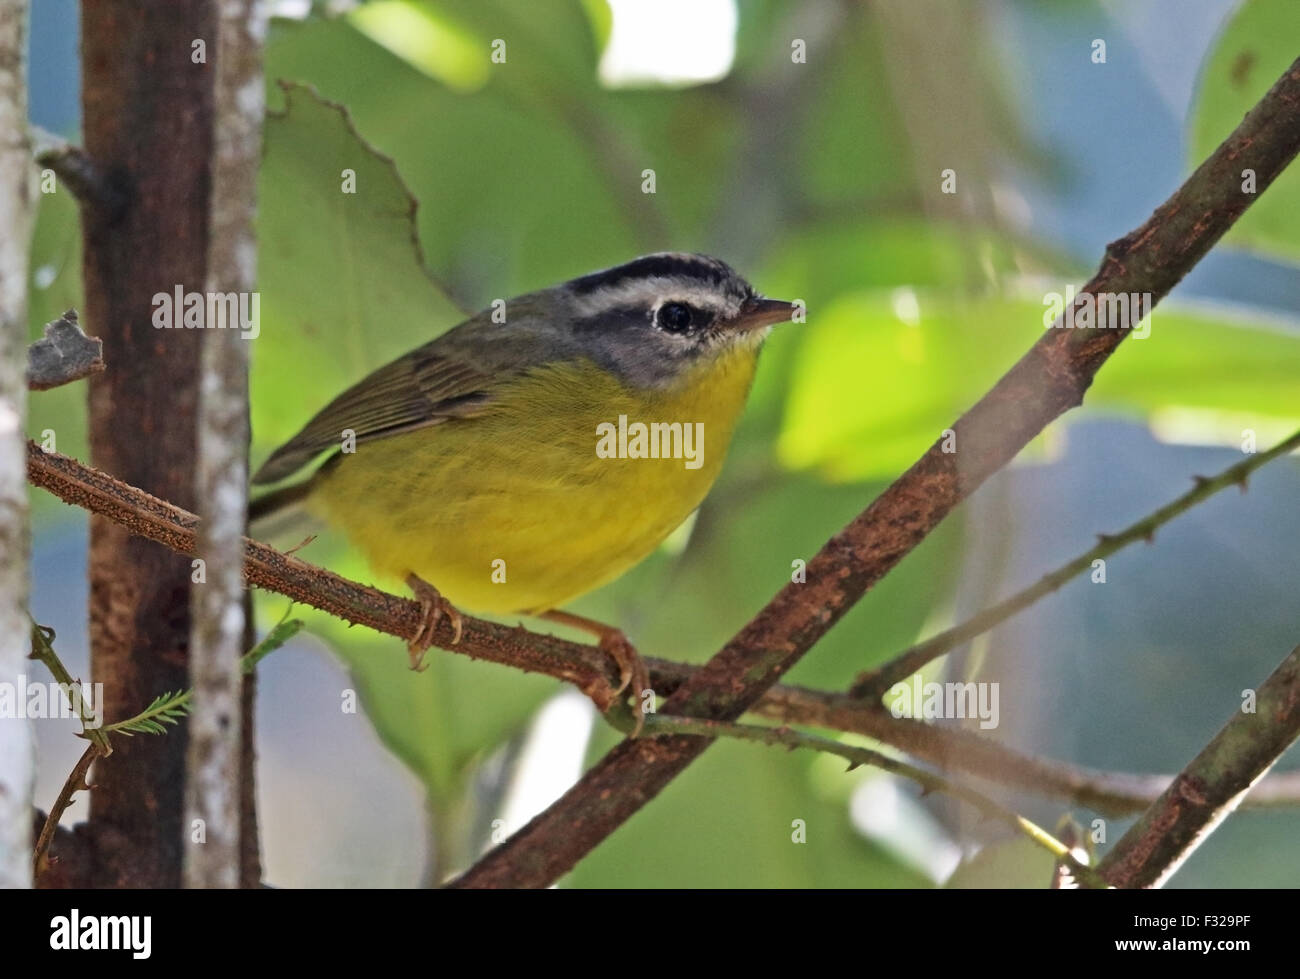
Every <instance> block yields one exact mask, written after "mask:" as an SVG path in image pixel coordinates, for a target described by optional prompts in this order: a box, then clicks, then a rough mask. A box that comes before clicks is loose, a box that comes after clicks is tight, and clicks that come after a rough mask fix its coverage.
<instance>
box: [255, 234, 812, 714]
mask: <svg viewBox="0 0 1300 979" xmlns="http://www.w3.org/2000/svg"><path fill="white" fill-rule="evenodd" d="M794 310H795V307H794V305H792V304H791V303H787V302H781V301H777V300H772V299H764V298H762V297H761V296H759V295H758V294H757V293H755V292H754V290H753V289H752V288H751V287H750V285H749V283H748V282H746V281H745V280H744V279H743V278H741V277H740V276H739V275H738V274H737V273H736V272H735V271H733V270H732V269H731V268H730V267H729V266H728V265H726V264H725V263H723V262H720V261H718V260H717V259H714V258H709V257H707V256H704V255H690V254H678V253H660V254H654V255H647V256H645V257H642V258H638V259H636V260H635V261H632V262H628V263H627V264H624V265H619V266H616V267H614V268H610V269H605V270H604V271H600V272H594V273H592V274H590V275H586V276H582V277H581V278H577V279H573V280H571V281H569V282H566V283H564V284H562V285H558V286H555V287H553V288H550V289H544V290H541V291H540V292H534V293H529V294H528V295H524V296H520V297H518V298H516V299H512V300H509V301H508V302H506V303H505V304H504V306H502V305H501V304H496V305H495V308H491V309H488V310H485V311H484V312H482V313H480V314H478V315H477V316H475V317H473V318H472V319H470V320H467V321H466V322H464V323H461V324H460V325H459V326H457V327H455V328H453V329H451V330H449V331H448V332H447V333H445V334H443V335H442V336H440V337H438V338H437V339H436V340H432V341H430V342H429V343H426V344H424V345H423V346H421V347H417V348H416V349H415V350H412V351H411V352H410V353H408V354H405V355H404V356H402V357H400V358H398V359H397V360H395V361H393V362H392V363H390V364H388V365H387V366H384V367H381V368H379V369H378V370H376V371H375V372H374V373H372V374H371V375H370V376H369V377H366V378H365V379H364V380H362V381H360V382H358V383H357V384H355V385H353V386H352V387H351V388H349V389H348V390H346V391H344V392H343V393H342V394H341V395H339V396H338V397H337V398H335V399H334V400H333V401H331V402H330V403H329V404H328V405H326V406H325V407H324V408H323V409H322V410H321V411H320V412H319V413H318V414H317V415H316V416H315V417H314V418H313V419H312V420H311V421H310V422H308V423H307V425H306V427H305V428H303V430H302V431H301V432H299V433H298V434H297V435H295V436H294V437H293V438H292V439H290V440H289V441H288V442H287V443H285V444H284V445H283V446H281V447H280V448H279V449H277V450H276V451H275V452H274V453H273V454H272V455H271V457H270V458H269V459H267V460H266V462H265V463H264V464H263V465H262V467H261V469H259V470H258V472H257V473H256V474H255V475H254V477H253V482H254V483H257V484H265V483H275V482H279V481H280V480H282V479H285V478H286V477H288V476H291V475H293V474H294V473H295V472H297V471H298V470H300V469H301V468H302V467H303V466H305V465H306V464H308V463H309V462H311V461H312V460H313V459H315V458H316V457H318V456H319V455H320V454H321V453H322V452H324V451H326V450H329V449H335V450H341V451H336V452H335V453H334V455H332V456H331V457H330V458H329V459H328V460H327V461H326V462H325V463H324V465H322V466H321V467H320V468H319V469H318V470H317V471H316V472H315V474H314V475H312V476H311V477H310V478H309V479H307V480H306V481H304V482H302V483H299V484H297V485H293V486H289V487H286V488H282V489H278V490H275V491H273V492H271V493H268V494H266V495H264V496H262V497H260V498H258V499H257V500H256V501H254V503H253V506H252V508H251V511H250V516H251V517H252V518H253V519H257V518H259V517H261V516H264V515H266V514H268V513H271V512H274V511H277V510H281V509H283V508H285V507H287V506H290V505H299V504H301V505H305V507H306V509H307V510H308V511H309V512H311V513H313V514H314V515H316V516H318V517H320V518H322V519H324V520H325V521H326V522H327V523H329V524H331V525H333V526H335V527H337V528H339V529H340V530H341V531H342V532H343V533H344V534H345V535H346V536H347V537H348V538H349V540H350V541H351V542H352V543H353V545H354V546H356V547H357V548H358V549H359V550H361V551H362V552H363V553H364V554H365V556H366V557H367V558H368V559H369V561H370V563H371V565H372V566H373V568H374V570H375V571H376V572H377V573H380V574H383V575H391V576H393V577H395V578H400V579H402V580H404V581H406V582H407V584H408V585H409V586H410V587H411V588H412V590H413V591H414V593H415V595H416V597H417V598H418V599H419V601H420V602H421V604H422V605H423V606H424V609H425V617H424V622H423V624H422V626H421V628H420V630H419V632H418V633H417V634H416V635H415V636H413V637H411V640H410V642H409V644H408V645H409V649H410V651H411V657H412V666H416V667H418V665H419V662H420V658H421V657H422V656H423V653H424V650H425V649H427V648H428V646H429V645H430V641H431V639H432V635H433V631H434V629H435V627H436V626H437V624H438V622H439V620H440V619H441V617H442V616H443V615H447V616H448V617H449V619H450V621H451V622H452V624H453V625H454V626H455V629H456V633H455V635H456V638H457V639H459V635H460V615H459V613H458V612H457V611H456V609H455V606H456V605H463V606H465V607H466V608H470V609H475V610H478V611H481V612H489V613H520V614H526V615H532V616H538V617H542V618H547V619H549V620H551V621H555V622H561V623H564V624H566V625H569V626H574V627H577V628H580V629H583V630H584V631H587V632H589V633H591V634H593V635H595V636H596V637H597V638H598V640H599V643H600V647H601V649H603V650H605V651H606V652H607V653H608V654H609V655H610V656H612V657H613V659H614V660H615V662H616V663H617V665H618V667H619V671H620V675H621V677H622V684H621V686H620V689H619V692H620V693H622V691H623V690H624V689H626V688H627V687H628V685H629V684H631V685H632V691H633V692H634V693H635V694H636V695H637V696H636V703H637V718H638V727H639V722H640V718H641V713H640V707H641V703H642V700H641V695H642V692H643V690H644V688H645V687H647V686H648V679H647V676H646V673H645V670H644V667H643V666H642V664H641V661H640V658H639V657H638V656H637V654H636V651H635V649H634V648H633V647H632V646H631V644H630V643H628V641H627V639H626V637H625V636H624V635H623V634H622V632H621V631H619V630H618V629H615V628H612V627H610V626H606V625H604V624H602V623H599V622H594V621H592V620H590V619H585V618H582V617H579V616H575V615H571V614H568V613H564V612H560V611H558V609H559V608H560V606H562V605H564V604H565V603H566V602H568V601H570V600H572V599H574V598H577V597H578V596H579V595H582V594H584V593H586V592H588V591H591V590H592V589H594V588H597V587H599V586H600V585H603V584H605V583H607V582H609V581H611V580H613V579H614V578H617V577H618V576H619V575H620V574H622V573H623V572H624V571H626V570H627V569H628V568H630V567H632V566H633V565H634V564H636V563H638V562H639V561H641V560H642V559H643V558H644V557H646V556H647V555H648V554H650V553H651V552H652V551H653V550H654V549H655V548H656V547H657V546H658V545H659V544H660V543H661V542H662V541H663V539H664V538H665V537H667V536H668V534H669V533H671V532H672V531H673V529H674V528H676V527H677V526H678V525H679V524H680V523H681V522H682V521H683V520H685V519H686V517H687V516H689V515H690V514H691V512H692V511H693V510H695V508H696V507H697V506H699V504H700V502H701V501H702V500H703V499H704V496H705V494H707V493H708V491H709V488H710V487H711V486H712V485H713V482H714V480H715V479H716V478H717V476H718V472H719V471H720V469H721V467H722V461H723V457H724V456H725V454H726V451H727V446H728V444H729V443H730V441H731V436H732V432H733V431H734V429H735V427H736V422H737V420H738V419H739V417H740V413H741V410H742V408H743V407H744V404H745V400H746V397H747V396H748V394H749V389H750V385H751V382H752V381H753V377H754V369H755V365H756V364H757V360H758V351H759V347H760V346H761V345H762V342H763V340H764V338H765V337H766V336H767V334H768V333H769V332H770V329H771V327H772V326H773V325H774V324H776V323H779V322H781V321H783V320H789V319H791V318H792V314H793V312H794ZM435 586H436V587H435Z"/></svg>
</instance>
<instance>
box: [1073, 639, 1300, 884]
mask: <svg viewBox="0 0 1300 979" xmlns="http://www.w3.org/2000/svg"><path fill="white" fill-rule="evenodd" d="M1297 737H1300V646H1297V647H1296V648H1295V649H1293V650H1292V651H1291V653H1290V655H1288V656H1287V657H1286V659H1284V660H1282V662H1281V664H1280V665H1279V666H1278V668H1277V669H1276V670H1274V671H1273V672H1272V674H1270V675H1269V678H1268V679H1267V680H1265V681H1264V682H1263V683H1261V684H1260V685H1259V688H1258V689H1257V690H1256V691H1255V701H1254V704H1253V705H1252V706H1251V709H1249V710H1247V709H1246V707H1245V705H1243V706H1242V707H1241V708H1239V709H1238V710H1237V712H1236V713H1235V714H1233V715H1232V719H1231V720H1229V721H1228V723H1227V724H1225V725H1224V726H1223V728H1222V729H1221V730H1220V731H1219V733H1218V734H1216V735H1215V736H1214V738H1213V739H1212V740H1211V741H1210V743H1209V744H1208V745H1206V746H1205V748H1204V750H1202V751H1201V753H1200V754H1198V755H1197V756H1196V757H1195V758H1193V759H1192V761H1191V762H1190V763H1189V764H1188V766H1187V767H1186V768H1184V769H1183V770H1182V771H1181V772H1180V773H1179V774H1178V776H1177V777H1176V778H1175V779H1174V781H1173V783H1172V784H1171V785H1170V786H1169V788H1167V789H1166V790H1165V791H1164V792H1163V793H1162V794H1161V796H1160V798H1159V799H1157V800H1156V801H1155V803H1154V804H1153V805H1152V806H1151V808H1149V809H1148V810H1147V811H1146V812H1145V813H1143V814H1142V817H1141V818H1140V819H1139V820H1138V821H1137V822H1136V823H1134V824H1133V825H1132V827H1130V828H1129V831H1128V832H1127V833H1125V834H1124V835H1123V836H1122V837H1121V838H1120V840H1119V842H1117V843H1116V844H1115V846H1114V848H1113V849H1112V850H1111V851H1110V852H1109V853H1107V854H1106V856H1105V857H1104V858H1103V859H1102V861H1101V862H1100V863H1099V864H1098V865H1097V869H1098V870H1099V871H1100V872H1101V874H1102V875H1103V876H1104V877H1105V878H1106V880H1107V881H1108V882H1110V883H1111V884H1112V885H1114V886H1115V887H1160V886H1161V885H1162V884H1164V883H1165V881H1167V880H1168V879H1169V878H1170V877H1172V876H1173V874H1174V873H1175V872H1176V871H1177V870H1178V868H1179V867H1181V866H1182V865H1183V863H1184V862H1185V861H1186V860H1187V858H1188V857H1189V856H1191V855H1192V853H1193V852H1194V851H1195V850H1196V848H1197V847H1198V846H1200V845H1201V843H1203V842H1204V841H1205V839H1206V838H1207V837H1208V836H1209V835H1210V834H1211V833H1212V832H1213V831H1214V829H1215V828H1216V827H1217V826H1218V825H1219V824H1220V823H1222V822H1223V820H1225V819H1227V818H1228V816H1229V815H1231V813H1232V812H1233V811H1235V810H1236V808H1237V807H1238V806H1239V805H1240V804H1241V800H1242V799H1243V798H1244V797H1245V795H1246V793H1247V792H1249V791H1250V789H1251V786H1253V785H1254V784H1255V783H1256V782H1258V781H1259V780H1260V779H1261V778H1262V777H1263V776H1264V773H1265V772H1267V771H1268V770H1269V769H1270V768H1271V767H1272V766H1273V765H1274V764H1275V763H1276V762H1277V760H1278V758H1280V757H1281V756H1282V753H1283V752H1284V751H1286V750H1287V749H1288V748H1289V747H1291V745H1292V744H1294V743H1295V741H1296V738H1297Z"/></svg>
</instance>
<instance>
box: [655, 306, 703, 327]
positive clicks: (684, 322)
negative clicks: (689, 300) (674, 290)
mask: <svg viewBox="0 0 1300 979" xmlns="http://www.w3.org/2000/svg"><path fill="white" fill-rule="evenodd" d="M694 320H695V316H694V311H693V310H692V309H691V307H689V306H687V305H686V304H685V303H664V304H663V305H662V306H660V307H659V310H658V311H657V312H656V313H655V323H657V324H658V325H659V328H660V329H662V330H667V331H668V332H669V333H685V332H686V331H687V330H689V329H690V328H691V326H692V324H693V322H694Z"/></svg>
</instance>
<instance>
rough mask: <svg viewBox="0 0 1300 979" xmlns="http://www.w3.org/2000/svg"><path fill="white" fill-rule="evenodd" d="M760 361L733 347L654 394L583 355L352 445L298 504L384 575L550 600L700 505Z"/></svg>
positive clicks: (512, 608)
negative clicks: (480, 399) (471, 405)
mask: <svg viewBox="0 0 1300 979" xmlns="http://www.w3.org/2000/svg"><path fill="white" fill-rule="evenodd" d="M756 360H757V351H756V350H753V349H737V350H733V351H730V352H727V353H725V354H723V355H721V356H719V357H718V358H716V359H714V360H712V361H710V362H707V363H705V364H702V365H700V366H698V367H696V368H693V369H692V371H691V372H689V373H688V375H687V376H685V377H684V378H683V379H682V381H681V382H680V383H679V384H678V385H677V386H676V387H674V388H673V389H671V390H667V391H659V392H638V391H633V390H629V389H626V388H624V387H623V386H622V385H621V384H620V383H619V382H618V381H617V380H615V379H614V378H613V376H612V375H610V374H608V373H607V372H605V371H602V370H600V369H598V368H596V367H595V366H594V365H592V364H590V363H587V362H579V363H574V364H563V365H551V366H548V367H545V368H542V369H539V370H537V371H534V372H532V373H531V374H529V375H527V376H525V377H523V378H520V379H518V380H516V381H512V382H511V383H509V384H508V385H506V386H505V387H503V388H502V389H501V390H500V391H499V392H497V399H496V400H495V401H494V402H493V406H492V408H491V409H490V410H488V411H487V412H485V413H484V414H482V415H480V416H477V417H474V418H470V419H464V420H455V421H449V422H446V423H443V424H440V425H434V426H431V427H429V428H424V429H420V430H417V431H413V432H409V433H407V434H404V435H396V436H392V437H390V438H385V439H380V440H377V441H375V442H369V443H363V444H360V445H358V446H357V448H356V451H355V453H351V454H345V455H343V456H342V457H340V459H339V461H338V464H337V465H335V466H334V467H333V468H332V469H331V470H330V471H329V472H328V474H326V475H325V476H323V477H322V478H321V479H320V481H319V485H318V487H317V489H316V490H315V491H313V493H312V495H311V497H310V499H309V503H308V505H309V507H310V508H311V509H313V510H314V511H315V512H317V513H318V514H319V515H320V516H321V517H323V518H324V519H325V520H327V521H328V522H329V523H331V524H333V525H334V526H337V527H338V528H339V529H341V530H342V531H343V532H344V533H345V534H347V535H348V537H349V539H350V540H351V541H352V543H353V544H354V545H355V546H356V547H357V548H358V549H359V550H361V551H362V552H363V553H364V554H365V555H366V556H367V558H368V559H369V560H370V562H371V564H372V565H373V567H374V569H375V570H376V572H378V573H380V574H384V575H391V576H393V577H394V578H397V579H402V578H404V577H405V576H406V575H407V574H409V573H411V572H414V573H415V574H417V575H419V576H420V577H421V578H423V579H424V580H425V581H427V582H429V583H430V584H432V585H434V586H435V587H436V588H438V589H439V590H440V591H441V592H442V593H443V594H444V595H445V596H446V597H447V598H448V599H449V600H450V601H451V602H452V603H453V604H455V605H463V606H464V607H465V608H467V609H471V610H476V611H481V612H496V613H511V612H541V611H545V610H547V609H551V608H556V607H558V606H560V605H562V604H564V603H565V602H568V601H569V600H571V599H573V598H576V597H577V596H579V595H581V594H583V593H585V592H587V591H590V590H592V589H593V588H597V587H599V586H600V585H602V584H605V583H606V582H608V581H610V580H612V579H614V578H616V577H618V576H619V575H620V574H622V573H623V572H624V571H626V570H627V569H628V568H630V567H631V566H632V565H634V564H636V563H637V562H638V561H640V560H641V559H642V558H644V557H645V556H646V555H648V554H649V553H650V552H651V551H653V550H654V549H655V548H656V547H657V546H658V545H659V544H660V542H662V541H663V539H664V538H665V537H667V536H668V534H669V533H671V532H672V531H673V529H674V528H676V527H677V526H678V524H680V523H681V522H682V520H684V519H685V518H686V517H687V516H688V515H689V514H690V513H691V512H692V511H693V510H694V509H695V508H696V507H697V506H698V505H699V504H700V501H701V500H703V499H704V496H705V494H706V493H707V492H708V491H709V488H710V487H711V486H712V485H713V482H714V480H715V479H716V478H717V475H718V472H719V471H720V469H721V468H722V462H723V458H724V456H725V454H726V450H727V446H728V444H729V443H730V441H731V435H732V432H733V430H734V429H735V425H736V421H737V420H738V418H739V416H740V412H741V409H742V408H743V407H744V403H745V398H746V396H747V394H748V392H749V387H750V383H751V382H752V380H753V375H754V366H755V363H756ZM655 455H657V456H658V458H655V457H653V456H655Z"/></svg>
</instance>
